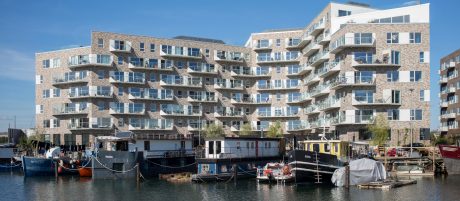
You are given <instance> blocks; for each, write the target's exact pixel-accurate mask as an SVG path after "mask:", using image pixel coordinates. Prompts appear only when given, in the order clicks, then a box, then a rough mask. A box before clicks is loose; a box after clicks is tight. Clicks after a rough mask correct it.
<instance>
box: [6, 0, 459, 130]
mask: <svg viewBox="0 0 460 201" xmlns="http://www.w3.org/2000/svg"><path fill="white" fill-rule="evenodd" d="M355 1H358V0H355ZM107 2H108V1H107ZM128 2H129V3H128ZM336 2H346V0H345V1H343V0H339V1H336ZM359 2H362V3H367V4H370V5H371V6H372V7H376V8H382V9H385V8H394V7H400V6H405V5H410V4H413V3H414V2H415V1H408V0H359ZM424 2H427V0H422V3H424ZM328 3H329V1H325V0H294V1H290V0H283V1H279V0H273V1H272V0H260V1H257V0H253V1H248V0H219V1H215V0H193V1H186V0H183V1H179V0H168V1H148V0H144V1H137V0H131V1H121V0H119V1H118V0H117V1H115V0H112V1H110V3H106V2H105V1H94V0H78V1H51V0H40V1H33V0H30V1H24V0H0V8H1V11H0V61H1V62H0V69H1V72H0V91H1V92H2V96H1V98H0V132H2V131H6V130H7V128H8V126H11V127H14V121H13V118H14V116H16V127H17V128H32V127H34V126H35V123H34V122H35V119H34V118H35V103H34V101H35V98H34V97H35V88H34V87H35V81H34V79H35V76H34V74H35V65H34V59H35V56H34V55H35V53H36V52H43V51H50V50H57V49H64V48H71V47H78V46H80V45H83V46H87V45H89V44H90V39H91V38H90V36H91V35H90V34H91V31H108V32H118V33H125V34H136V35H147V36H154V37H161V38H171V37H174V36H178V35H188V36H198V37H207V38H214V39H221V40H224V41H225V42H226V43H227V44H232V45H244V43H245V42H246V40H247V39H248V37H249V35H250V34H251V33H253V32H260V31H263V30H268V29H282V28H303V27H305V26H306V25H307V24H309V22H310V21H311V20H312V19H313V18H314V17H315V16H316V15H317V14H318V13H319V12H320V11H321V10H322V9H323V8H324V7H325V6H326V5H327V4H328ZM430 3H431V10H430V15H431V16H430V19H431V55H430V56H431V58H430V61H431V125H430V127H431V128H432V129H437V128H438V127H439V98H438V93H439V84H438V82H439V75H438V69H439V60H440V58H441V57H443V56H445V55H447V54H449V53H450V52H453V51H455V50H456V49H459V48H460V37H458V33H460V30H459V29H460V26H458V22H457V21H456V19H457V17H458V13H457V12H458V8H459V7H460V1H458V0H442V1H441V0H437V1H432V2H430Z"/></svg>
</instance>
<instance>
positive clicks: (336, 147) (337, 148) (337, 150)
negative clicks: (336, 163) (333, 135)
mask: <svg viewBox="0 0 460 201" xmlns="http://www.w3.org/2000/svg"><path fill="white" fill-rule="evenodd" d="M334 149H335V152H336V153H337V152H339V143H335V145H334Z"/></svg>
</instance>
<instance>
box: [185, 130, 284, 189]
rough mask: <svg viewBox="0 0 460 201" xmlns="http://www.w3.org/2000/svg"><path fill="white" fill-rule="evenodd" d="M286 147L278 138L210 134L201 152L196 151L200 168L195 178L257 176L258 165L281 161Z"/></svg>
mask: <svg viewBox="0 0 460 201" xmlns="http://www.w3.org/2000/svg"><path fill="white" fill-rule="evenodd" d="M283 151H284V147H283V146H280V139H278V138H257V137H220V138H208V139H206V140H205V146H204V149H202V152H200V154H197V159H196V162H197V164H198V170H197V174H194V175H192V181H195V182H208V181H229V180H230V179H233V178H234V177H235V176H236V177H237V178H238V179H240V178H255V177H256V173H257V167H263V166H264V165H265V164H267V163H270V162H280V160H282V153H283ZM235 179H236V178H235Z"/></svg>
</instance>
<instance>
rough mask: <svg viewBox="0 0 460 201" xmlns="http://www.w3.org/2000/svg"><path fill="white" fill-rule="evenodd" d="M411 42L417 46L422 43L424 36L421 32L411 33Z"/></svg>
mask: <svg viewBox="0 0 460 201" xmlns="http://www.w3.org/2000/svg"><path fill="white" fill-rule="evenodd" d="M409 42H410V43H416V44H420V43H422V34H421V33H420V32H411V33H409Z"/></svg>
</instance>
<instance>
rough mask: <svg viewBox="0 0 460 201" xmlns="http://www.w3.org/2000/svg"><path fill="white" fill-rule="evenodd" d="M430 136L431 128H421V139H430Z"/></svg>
mask: <svg viewBox="0 0 460 201" xmlns="http://www.w3.org/2000/svg"><path fill="white" fill-rule="evenodd" d="M430 136H431V135H430V128H420V140H429V139H430Z"/></svg>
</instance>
